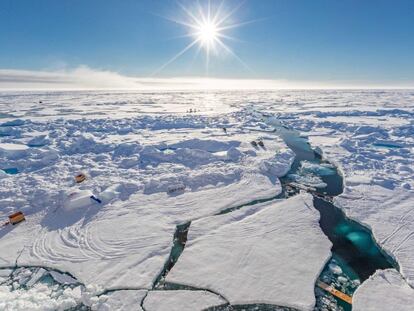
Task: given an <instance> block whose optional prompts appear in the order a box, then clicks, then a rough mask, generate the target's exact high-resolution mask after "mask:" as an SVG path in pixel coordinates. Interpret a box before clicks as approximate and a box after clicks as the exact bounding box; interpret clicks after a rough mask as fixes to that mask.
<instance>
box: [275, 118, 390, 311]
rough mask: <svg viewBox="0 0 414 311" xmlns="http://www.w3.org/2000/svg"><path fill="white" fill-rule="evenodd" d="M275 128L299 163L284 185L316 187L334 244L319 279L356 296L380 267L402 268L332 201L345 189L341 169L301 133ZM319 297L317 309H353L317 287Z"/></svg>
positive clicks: (325, 225) (322, 220)
mask: <svg viewBox="0 0 414 311" xmlns="http://www.w3.org/2000/svg"><path fill="white" fill-rule="evenodd" d="M276 125H278V124H276ZM275 129H276V133H278V134H279V135H280V136H281V137H282V138H283V140H284V141H285V143H286V144H287V145H288V146H289V147H290V148H291V149H292V150H293V151H294V152H295V153H296V159H295V163H294V165H293V166H292V169H291V171H290V172H289V173H288V175H287V176H286V177H284V178H282V184H283V185H284V186H285V187H286V186H288V185H289V184H290V183H291V182H292V181H294V182H296V183H300V184H303V185H304V186H306V187H310V189H313V190H310V192H311V193H312V194H313V196H314V200H313V203H314V207H315V208H316V209H317V210H318V211H319V212H320V221H319V224H320V227H321V229H322V231H323V232H324V233H325V235H326V236H327V237H328V238H329V240H330V241H331V242H332V244H333V246H332V257H331V259H330V260H329V261H328V263H327V264H326V266H325V267H324V269H323V271H322V273H321V275H320V276H319V280H320V281H322V282H324V283H326V284H328V285H331V286H333V287H334V288H336V289H337V290H340V291H342V292H343V293H345V294H347V295H349V296H352V295H353V293H354V292H355V290H356V289H357V287H358V286H359V285H360V284H361V283H362V282H363V281H365V280H366V279H368V278H369V277H370V276H371V275H372V274H374V272H375V271H376V270H378V269H387V268H398V265H397V263H395V262H394V261H393V260H392V258H391V257H390V256H388V255H387V254H386V253H385V252H384V251H382V250H381V248H380V247H379V246H378V244H377V243H376V242H375V240H374V239H373V236H372V233H371V231H370V230H369V229H367V228H366V227H364V226H362V225H361V224H359V223H357V222H355V221H352V220H350V219H349V218H347V217H346V216H345V214H344V213H343V212H342V211H341V210H340V209H339V208H337V207H336V206H335V205H334V204H333V203H332V199H333V197H334V196H337V195H339V194H341V193H342V191H343V178H342V176H341V175H340V174H339V172H338V170H337V168H336V167H334V166H333V165H332V164H330V163H329V162H327V161H325V160H323V159H322V157H321V156H320V155H319V154H318V153H316V152H315V151H314V150H313V149H312V148H311V146H310V145H309V143H308V142H307V140H306V139H305V138H303V137H301V136H300V135H299V133H298V132H296V131H294V130H289V129H287V128H286V127H280V126H275ZM292 176H293V179H294V180H292ZM297 192H298V190H297V189H293V190H292V189H290V192H288V191H286V192H285V196H286V197H288V196H291V195H294V194H295V193H297ZM315 296H316V301H317V302H316V306H315V311H319V310H344V311H350V310H352V306H351V305H350V304H348V303H346V302H344V301H342V300H340V299H338V298H336V297H334V296H332V295H330V294H329V293H327V292H326V291H324V290H322V289H320V288H319V287H317V286H315Z"/></svg>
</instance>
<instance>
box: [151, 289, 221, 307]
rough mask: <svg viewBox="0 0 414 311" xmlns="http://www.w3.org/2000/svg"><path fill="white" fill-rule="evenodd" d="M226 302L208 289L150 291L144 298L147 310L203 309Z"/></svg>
mask: <svg viewBox="0 0 414 311" xmlns="http://www.w3.org/2000/svg"><path fill="white" fill-rule="evenodd" d="M223 304H226V301H224V300H223V299H222V298H220V297H218V296H217V295H214V294H212V293H209V292H206V291H190V290H174V291H172V290H167V291H150V292H149V293H148V295H147V297H146V298H145V300H144V305H143V306H144V309H145V310H146V311H202V310H205V309H207V308H210V307H216V306H220V305H223Z"/></svg>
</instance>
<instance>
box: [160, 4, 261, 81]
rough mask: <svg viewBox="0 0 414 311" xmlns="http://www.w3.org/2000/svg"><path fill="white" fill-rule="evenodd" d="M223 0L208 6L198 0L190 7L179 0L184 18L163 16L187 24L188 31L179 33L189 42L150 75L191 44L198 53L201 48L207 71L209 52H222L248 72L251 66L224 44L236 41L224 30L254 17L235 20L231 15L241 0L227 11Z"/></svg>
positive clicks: (242, 23) (245, 23) (180, 23)
mask: <svg viewBox="0 0 414 311" xmlns="http://www.w3.org/2000/svg"><path fill="white" fill-rule="evenodd" d="M224 2H225V1H224V0H222V1H221V2H220V5H219V6H218V7H216V8H213V7H212V6H211V2H210V0H208V1H207V2H205V3H206V4H207V5H206V6H205V7H202V6H201V5H200V2H198V1H197V4H198V5H196V6H195V7H193V8H192V9H190V8H188V7H186V6H184V5H182V4H181V3H180V2H179V1H178V2H177V4H178V5H179V6H180V8H181V9H182V11H183V12H184V13H185V16H186V18H185V19H184V20H180V19H175V18H166V19H168V20H170V21H172V22H174V23H176V24H179V25H181V26H184V27H186V29H187V34H185V35H183V36H180V38H182V37H183V38H187V37H189V38H192V41H191V42H190V43H189V44H188V45H187V46H186V47H184V48H183V49H182V50H181V51H180V52H178V53H177V54H176V55H174V56H173V57H172V58H171V59H169V60H168V61H167V62H166V63H165V64H164V65H162V66H161V67H160V68H159V69H158V70H156V71H155V72H154V73H153V75H155V74H157V73H159V72H160V71H162V70H163V69H164V68H165V67H167V66H168V65H169V64H171V63H173V62H174V61H175V60H176V59H177V58H179V57H180V56H181V55H183V54H184V53H186V52H187V51H188V50H190V49H192V48H193V47H197V46H198V49H197V54H196V55H198V54H199V52H200V50H204V55H205V60H206V73H207V74H208V68H209V62H210V58H211V55H213V54H215V55H218V56H222V55H225V54H228V55H231V56H232V57H234V58H235V59H236V60H238V61H239V62H240V63H241V64H242V65H243V66H244V67H245V68H247V69H248V70H249V71H251V70H250V68H249V67H248V66H247V65H246V64H245V63H244V62H243V61H242V60H241V59H240V57H239V56H237V54H236V53H235V52H234V51H233V50H232V49H231V48H230V47H229V46H228V45H227V44H226V42H225V41H228V40H236V39H235V38H233V37H231V36H229V35H228V34H227V33H226V32H228V31H229V30H231V29H233V28H238V27H240V26H244V25H247V24H250V23H252V22H255V21H256V20H252V21H247V22H241V23H234V22H232V20H233V15H234V13H235V12H236V11H237V10H238V9H239V8H240V7H241V5H242V4H243V2H241V3H240V4H239V5H238V6H236V7H235V8H233V9H230V10H226V9H224Z"/></svg>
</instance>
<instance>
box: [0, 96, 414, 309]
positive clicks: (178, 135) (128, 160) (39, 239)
mask: <svg viewBox="0 0 414 311" xmlns="http://www.w3.org/2000/svg"><path fill="white" fill-rule="evenodd" d="M40 100H41V102H42V103H41V104H39V101H40ZM413 102H414V92H412V91H277V92H268V91H266V92H257V91H255V92H222V91H221V92H164V93H157V92H150V93H136V92H113V93H111V92H48V93H39V92H36V93H30V92H25V93H19V92H14V93H1V94H0V117H1V120H0V218H1V220H2V222H3V220H4V221H6V220H7V216H8V215H10V214H11V213H13V212H15V211H18V210H20V211H22V212H24V213H25V215H26V221H25V222H23V223H21V224H19V225H17V226H5V227H2V228H0V266H1V267H6V268H10V267H14V266H15V265H16V264H17V265H18V266H21V265H34V266H42V267H44V268H45V267H52V268H55V269H58V270H60V271H62V272H68V273H70V275H71V276H72V277H73V278H75V279H76V280H77V281H78V282H80V283H83V284H84V285H85V291H84V292H82V293H81V298H79V296H78V293H77V292H76V293H74V294H76V295H75V296H76V299H75V300H74V301H76V303H78V298H79V299H80V300H79V301H81V302H82V303H83V304H84V305H86V306H90V307H93V308H98V306H101V308H107V306H111V305H112V304H113V303H115V301H117V300H118V298H117V297H118V295H121V294H116V293H118V289H136V290H137V291H138V290H141V289H144V295H145V293H146V290H147V289H150V288H152V286H153V285H154V284H153V283H154V281H155V280H156V279H157V276H159V274H160V273H161V271H162V270H163V267H164V264H165V262H166V260H168V257H169V253H170V251H171V247H172V245H173V235H174V232H175V230H176V226H177V225H180V224H183V223H186V222H188V221H193V223H192V225H191V226H190V234H189V239H190V240H189V242H188V245H187V246H189V248H188V249H187V247H186V249H185V251H184V253H183V254H182V256H183V257H182V258H181V257H180V258H179V260H178V261H177V264H176V266H174V268H173V270H172V272H171V273H170V274H171V275H170V274H168V275H167V280H168V279H169V278H171V277H172V276H174V275H175V276H177V275H178V274H176V271H180V270H181V269H183V266H182V264H181V262H182V260H186V261H187V260H192V259H191V258H189V257H188V255H186V254H187V253H188V252H189V250H191V247H193V248H195V247H196V246H197V245H203V246H204V245H208V243H207V242H208V239H207V237H209V238H213V237H214V238H217V239H218V236H217V235H216V234H217V233H220V234H223V237H226V238H229V241H230V238H231V237H228V236H227V235H226V234H227V230H230V229H229V228H234V229H232V230H236V228H241V227H242V226H241V224H242V223H243V224H249V226H250V222H252V223H251V227H249V228H254V230H259V231H260V230H265V229H266V228H262V227H260V228H259V227H258V226H257V227H258V228H256V226H253V220H254V221H256V220H260V219H259V215H260V214H262V213H267V212H269V213H270V210H271V208H270V207H269V208H267V207H266V206H267V204H264V205H250V206H247V207H245V208H243V209H241V210H239V211H235V212H232V213H229V214H226V215H220V216H214V217H210V216H212V215H215V214H218V213H220V212H222V211H224V210H227V211H228V210H229V209H230V210H232V209H231V208H234V207H237V206H242V205H243V204H247V203H251V202H255V201H256V200H260V199H270V198H274V197H276V196H277V195H278V194H280V192H281V191H282V187H281V184H280V181H279V179H278V178H279V177H281V176H283V175H285V174H286V173H287V172H288V171H289V169H290V167H291V165H292V163H293V160H294V154H293V153H292V152H291V151H290V150H289V149H288V148H287V146H286V145H285V144H284V142H283V141H281V139H279V138H278V137H277V136H276V134H275V133H273V132H272V131H273V128H272V127H271V126H269V125H267V124H266V123H265V122H264V120H263V118H262V116H263V115H268V116H271V117H273V118H274V120H275V121H277V122H278V124H280V126H282V127H283V126H285V127H289V128H294V129H297V130H299V131H301V132H302V134H303V136H304V137H308V139H309V142H310V143H311V145H312V146H313V147H317V149H318V151H319V152H320V153H322V154H323V156H324V157H326V158H328V159H329V161H330V162H331V163H334V164H335V165H336V166H338V167H339V168H340V170H341V173H342V175H343V176H344V185H345V189H344V193H343V194H342V195H341V196H340V197H337V198H335V204H337V205H338V206H339V207H341V208H342V209H343V210H344V212H345V213H346V214H347V215H348V216H350V217H351V218H353V219H354V220H356V221H358V222H361V223H363V224H364V225H366V226H367V227H369V228H371V229H372V232H373V235H374V238H375V239H376V240H377V242H378V244H379V245H381V246H382V247H383V249H384V250H386V251H387V252H388V254H390V255H391V256H392V257H393V258H395V259H396V260H397V261H398V263H399V266H400V270H401V271H400V272H401V274H402V276H403V277H404V279H403V282H406V284H408V285H410V286H411V287H413V286H414V285H413V271H414V251H413V250H414V247H413V243H414V242H413V240H414V227H413V224H414V221H413V214H414V212H412V209H413V208H412V206H413V204H412V202H413V200H414V199H413V191H414V169H413V167H414V156H413V153H414V138H413V137H414V129H413V126H414V123H413V121H412V120H413V118H414V107H413ZM190 108H191V109H192V112H191V113H187V112H186V111H189V109H190ZM258 111H259V112H260V113H258ZM252 141H256V142H258V141H263V142H264V146H263V147H261V146H260V145H257V144H256V145H255V144H252V143H251V142H252ZM301 143H302V142H301ZM301 169H302V172H303V173H306V174H305V175H306V176H305V177H306V180H301V182H307V183H310V184H312V186H320V187H322V186H324V185H323V184H322V183H320V180H318V179H315V178H314V176H315V175H322V174H329V173H330V171H329V167H315V166H314V164H313V163H311V162H309V163H306V162H302V167H301ZM321 170H322V171H321ZM80 172H82V173H84V174H85V176H86V180H85V181H83V182H82V183H80V184H76V183H75V182H74V176H75V175H77V174H79V173H80ZM293 177H295V176H293ZM296 177H297V176H296ZM322 189H323V188H322ZM92 196H93V197H95V198H98V199H99V200H100V203H99V201H96V200H94V199H91V197H92ZM277 204H279V203H277ZM309 213H311V212H310V211H309V212H306V213H304V214H305V215H308V216H309ZM286 215H290V213H289V212H287V213H286ZM286 215H279V218H281V220H280V224H281V226H283V230H282V229H279V231H280V232H282V233H283V232H290V230H293V229H292V228H295V227H294V226H295V221H294V220H291V221H289V219H287V218H286V217H285V216H286ZM316 216H317V215H314V216H312V217H315V218H314V219H316ZM295 217H296V216H295ZM301 217H305V216H304V215H302V216H301ZM301 217H299V216H298V218H299V219H303V218H301ZM239 218H240V219H239ZM305 218H306V217H305ZM249 219H250V220H249ZM260 221H261V220H260ZM267 221H271V219H269V220H267ZM203 222H206V226H207V227H206V228H202V226H201V225H197V224H201V223H203ZM230 222H231V224H230ZM213 223H214V224H216V225H214V226H213ZM266 224H268V223H266ZM268 225H269V226H270V228H273V227H272V226H273V225H275V224H273V223H269V224H268ZM221 226H222V228H221ZM212 227H214V228H215V229H214V230H213V229H211V228H212ZM290 227H292V228H290ZM296 229H297V231H298V232H299V233H297V232H296V234H295V238H296V236H297V235H298V236H302V234H304V232H305V231H304V230H299V228H296ZM203 230H204V231H203ZM237 230H238V229H237ZM240 230H241V229H240ZM252 230H253V229H252ZM314 230H315V232H316V228H314ZM197 232H199V235H197ZM214 232H216V233H214ZM213 233H214V234H213ZM240 234H241V233H240ZM243 234H246V235H247V236H248V235H249V234H251V232H243ZM317 236H319V233H318V235H315V236H314V237H315V239H316V237H317ZM282 237H285V235H284V234H283V235H282V236H278V237H277V238H282ZM252 238H253V237H252ZM272 238H273V236H272ZM306 238H307V239H310V238H311V237H306ZM319 238H322V236H319ZM245 240H246V241H249V240H248V239H247V238H246V239H245ZM292 240H294V241H296V239H292ZM193 241H194V245H193V244H192V243H193ZM220 241H221V240H220ZM246 241H241V242H240V243H247V242H246ZM301 241H302V238H301V239H298V243H301ZM324 241H325V242H323V243H327V242H326V239H325V238H324ZM256 242H259V241H256ZM260 242H262V241H260ZM290 242H292V241H290ZM220 245H221V244H220V243H219V244H217V246H220ZM323 245H324V247H325V246H326V249H328V248H329V247H328V244H326V245H325V244H323ZM212 246H214V245H212ZM231 246H232V247H236V245H231ZM288 246H289V247H292V244H289V245H288ZM197 247H198V246H197ZM249 247H250V245H249ZM276 247H281V245H279V246H276ZM213 249H214V248H213V247H212V248H211V250H213ZM248 249H253V250H259V251H260V250H262V251H266V252H265V253H266V254H269V253H270V254H273V253H272V252H273V249H261V248H258V246H251V247H250V248H248ZM209 250H210V248H209V247H205V248H204V247H203V252H202V253H200V254H196V255H199V256H200V255H201V254H203V255H205V252H207V251H209ZM324 251H325V248H324ZM268 252H269V253H268ZM281 253H282V254H283V252H281ZM308 253H312V254H313V252H310V251H309V252H308ZM219 255H220V254H217V258H221V256H219ZM242 255H243V254H242ZM278 256H279V254H278ZM278 256H274V258H275V260H274V261H271V262H269V264H268V266H265V267H260V268H261V269H280V267H279V268H278V267H277V265H279V264H280V262H281V261H282V260H280V259H278ZM324 256H327V254H326V253H324V252H321V254H320V258H317V259H318V260H316V259H315V262H314V265H313V266H312V265H309V267H307V268H309V269H310V270H307V272H306V273H304V274H303V275H304V276H303V277H302V276H297V278H296V279H295V280H294V281H293V283H294V284H297V282H304V283H306V284H307V285H306V290H305V294H304V295H303V296H302V295H301V297H298V298H297V301H296V304H295V305H296V306H298V307H299V308H302V307H301V306H299V304H302V306H304V307H305V308H308V309H309V308H310V306H311V305H312V302H313V300H312V299H314V298H313V283H314V282H313V281H312V278H315V277H316V275H317V272H318V271H319V270H321V269H322V268H323V261H324V260H325V259H326V257H324ZM322 257H323V258H324V260H322ZM229 258H230V259H234V257H232V256H230V257H229ZM241 258H249V256H241ZM265 258H267V257H265ZM292 258H293V257H292ZM292 258H286V259H285V261H286V262H287V263H288V264H289V269H291V268H292V267H293V266H294V265H293V264H292V265H290V264H291V263H295V264H296V267H301V265H300V264H299V263H298V262H296V261H295V260H296V257H294V258H293V259H292ZM304 258H305V259H304ZM304 258H300V260H302V262H301V263H303V261H306V256H305V257H304ZM214 259H215V258H213V259H211V260H212V261H213V263H214ZM297 260H299V256H298V257H297ZM317 261H318V265H317V264H316V262H317ZM274 263H276V264H274ZM241 265H242V263H240V265H239V268H242V266H241ZM275 266H276V267H275ZM214 267H216V266H215V265H214ZM177 269H179V270H177ZM6 270H7V269H6ZM6 270H4V271H6ZM280 270H283V269H280ZM183 271H184V270H183ZM242 271H243V270H242ZM278 271H279V270H278ZM295 271H298V270H297V269H294V268H292V269H291V270H290V271H289V270H288V269H287V268H286V269H284V270H283V271H282V272H284V274H283V276H284V277H288V276H289V275H290V276H293V275H295V273H296V272H295ZM299 271H300V270H299ZM309 271H312V272H309ZM226 272H227V271H224V272H223V273H226ZM261 272H263V271H261ZM264 272H268V271H264ZM264 272H263V273H264ZM39 273H40V272H39ZM186 273H187V272H186ZM255 273H256V272H255ZM308 273H309V274H308ZM238 274H239V272H238V273H237V275H233V276H232V277H238ZM180 275H181V274H180ZM183 275H184V274H183ZM254 275H255V274H249V275H243V278H242V277H240V280H241V281H240V282H239V284H246V286H250V285H251V284H253V281H252V280H254V277H253V276H254ZM266 275H267V274H266ZM310 275H312V278H311V277H310ZM2 278H3V276H2V275H1V274H0V282H1V279H2ZM244 278H246V280H247V281H245V280H244ZM186 280H187V279H186ZM209 281H211V282H212V283H211V285H212V286H213V285H214V286H221V285H222V284H221V283H217V284H216V283H215V282H219V281H220V282H221V281H223V280H218V279H217V280H213V279H212V280H209ZM213 281H214V282H213ZM270 281H272V282H273V281H274V282H276V283H277V282H282V281H283V280H282V279H278V280H276V281H275V280H274V279H273V278H272V277H270V278H262V280H261V282H262V283H263V284H264V285H266V284H273V283H270ZM33 282H34V281H33ZM295 282H296V283H295ZM262 283H261V284H262ZM276 283H275V286H276V285H277V286H280V284H279V283H277V284H276ZM36 284H37V282H34V286H32V287H30V288H29V289H24V290H27V291H28V293H27V294H28V295H25V292H23V289H21V288H16V289H13V288H12V287H7V288H1V291H2V292H3V293H5V295H6V296H3V297H8V298H4V299H3V300H1V299H0V301H8V304H9V305H11V306H13V307H15V308H14V309H13V310H15V309H16V308H17V307H16V304H19V303H21V306H25V303H27V302H30V301H32V300H33V299H35V298H36V297H37V298H39V299H40V298H42V297H43V298H44V300H42V301H40V300H38V302H35V303H34V304H33V305H31V306H30V307H31V308H33V309H35V306H39V308H43V309H46V307H45V306H55V307H56V305H54V303H56V300H57V297H54V298H52V300H53V299H54V300H55V302H53V301H50V300H49V298H50V297H51V295H52V294H53V293H51V292H50V290H49V289H47V288H46V289H45V288H43V285H42V284H39V285H36ZM301 285H303V284H301ZM363 285H364V284H363ZM62 286H63V285H62ZM65 286H69V285H65ZM70 286H72V285H70ZM260 286H261V285H260ZM272 286H273V285H272ZM37 287H39V291H42V292H43V293H45V295H46V296H42V295H40V294H39V295H38V294H37V292H38V290H37V289H36V288H37ZM232 288H234V287H230V291H231V290H232ZM275 288H276V287H275ZM362 288H363V287H362ZM362 288H361V289H362ZM108 289H115V290H116V291H114V292H112V293H111V294H109V293H108V292H106V290H108ZM242 289H243V288H242ZM256 290H257V291H252V292H250V293H249V294H248V295H245V297H247V300H248V301H250V302H252V303H255V302H261V301H267V302H272V303H279V302H280V303H281V304H283V303H284V302H287V300H289V301H290V299H292V296H291V295H292V294H286V295H285V294H284V293H283V291H282V294H280V295H279V296H278V297H279V298H280V300H278V301H276V299H274V297H273V296H272V297H269V295H270V296H271V295H273V294H272V293H274V292H275V290H274V288H271V289H263V288H262V287H257V288H256ZM295 290H296V289H295ZM264 292H266V293H264ZM276 292H277V291H276ZM102 293H105V294H102ZM127 294H128V295H129V294H131V295H132V296H134V295H133V294H132V292H129V291H128V293H125V295H127ZM220 294H221V295H223V296H224V297H226V299H229V300H231V301H232V302H237V303H238V302H240V301H239V300H240V299H239V298H240V297H238V296H237V295H235V296H233V294H228V293H227V292H226V291H225V290H224V291H223V293H222V292H220ZM357 294H358V290H357ZM357 294H356V295H357ZM111 295H114V296H113V297H112V298H113V299H110V297H111ZM122 295H123V294H122ZM122 295H121V296H122ZM69 296H70V295H68V296H67V297H66V296H63V297H62V298H61V299H64V300H62V301H61V302H62V306H63V305H65V304H66V301H69V300H70V299H71V298H70V297H69ZM10 297H13V298H10ZM33 297H35V298H33ZM48 297H49V298H48ZM68 297H69V298H68ZM108 297H109V298H108ZM134 297H135V296H134ZM43 298H42V299H43ZM66 298H68V300H67V299H66ZM242 298H243V297H242ZM281 298H286V299H287V300H286V301H285V300H284V301H282V299H281ZM6 299H8V300H6ZM119 299H121V298H119ZM125 299H126V298H125ZM171 299H172V298H171ZM267 299H269V300H267ZM126 300H128V299H126ZM131 301H135V300H134V299H132V300H131ZM59 303H60V302H59ZM131 303H132V302H131ZM70 304H73V300H72V302H70ZM68 305H69V304H68ZM114 305H116V304H114ZM19 306H20V304H19ZM118 307H119V308H121V307H120V306H119V305H116V308H118ZM136 307H137V309H138V310H139V308H140V307H139V304H137V305H136ZM0 309H1V308H0Z"/></svg>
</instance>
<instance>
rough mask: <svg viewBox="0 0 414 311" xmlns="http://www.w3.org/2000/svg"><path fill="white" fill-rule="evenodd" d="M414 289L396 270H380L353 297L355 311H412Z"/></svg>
mask: <svg viewBox="0 0 414 311" xmlns="http://www.w3.org/2000/svg"><path fill="white" fill-rule="evenodd" d="M413 306H414V289H413V288H412V287H410V286H408V285H407V283H406V282H405V281H404V279H403V278H402V277H401V275H400V274H399V273H398V272H397V271H395V270H391V269H390V270H379V271H377V272H376V273H375V274H374V275H373V276H371V277H370V278H369V279H368V280H367V281H365V282H364V283H363V284H362V285H361V286H360V287H359V288H358V290H357V292H356V293H355V295H354V297H353V308H352V310H354V311H379V310H398V311H411V310H412V309H413Z"/></svg>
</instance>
